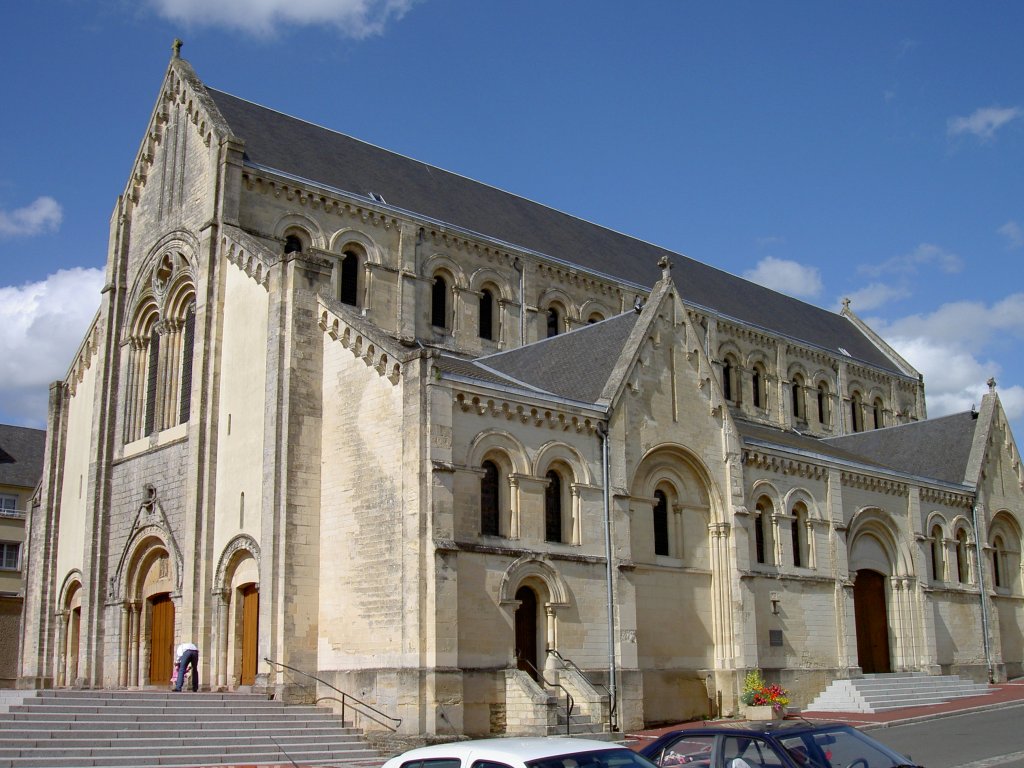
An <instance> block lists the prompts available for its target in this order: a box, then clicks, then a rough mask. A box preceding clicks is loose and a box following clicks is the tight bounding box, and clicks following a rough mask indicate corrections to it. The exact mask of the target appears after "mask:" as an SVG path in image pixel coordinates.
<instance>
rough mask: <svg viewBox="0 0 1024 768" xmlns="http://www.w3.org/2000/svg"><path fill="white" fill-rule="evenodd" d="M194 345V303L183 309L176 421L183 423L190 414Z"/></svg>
mask: <svg viewBox="0 0 1024 768" xmlns="http://www.w3.org/2000/svg"><path fill="white" fill-rule="evenodd" d="M195 346H196V305H195V302H193V303H192V304H190V305H189V307H188V309H186V310H185V327H184V331H183V333H182V344H181V404H180V406H179V409H178V423H179V424H184V423H185V422H186V421H188V420H189V417H190V416H191V414H192V356H193V355H194V354H195Z"/></svg>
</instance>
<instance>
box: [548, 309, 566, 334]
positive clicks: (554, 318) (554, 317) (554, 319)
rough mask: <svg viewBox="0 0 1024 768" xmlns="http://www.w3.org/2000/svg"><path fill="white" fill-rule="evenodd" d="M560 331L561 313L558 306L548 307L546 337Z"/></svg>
mask: <svg viewBox="0 0 1024 768" xmlns="http://www.w3.org/2000/svg"><path fill="white" fill-rule="evenodd" d="M561 332H562V313H561V311H560V310H559V308H558V307H555V306H551V307H548V329H547V333H548V335H547V338H549V339H550V338H551V337H552V336H557V335H558V334H560V333H561Z"/></svg>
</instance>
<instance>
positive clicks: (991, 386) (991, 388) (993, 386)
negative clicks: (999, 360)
mask: <svg viewBox="0 0 1024 768" xmlns="http://www.w3.org/2000/svg"><path fill="white" fill-rule="evenodd" d="M986 383H987V384H988V391H989V392H995V391H996V379H995V377H994V376H992V377H990V378H989V380H988V381H987V382H986Z"/></svg>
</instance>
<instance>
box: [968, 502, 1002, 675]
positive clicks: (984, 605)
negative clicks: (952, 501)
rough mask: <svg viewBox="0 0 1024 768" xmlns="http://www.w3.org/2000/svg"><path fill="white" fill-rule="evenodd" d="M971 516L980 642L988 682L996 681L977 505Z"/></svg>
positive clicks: (972, 509)
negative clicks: (976, 559)
mask: <svg viewBox="0 0 1024 768" xmlns="http://www.w3.org/2000/svg"><path fill="white" fill-rule="evenodd" d="M971 516H972V517H973V518H974V549H975V552H976V553H977V557H978V589H979V591H980V593H981V594H980V597H981V631H982V638H981V639H982V642H983V643H984V645H985V665H986V666H987V667H988V681H989V682H990V683H994V682H995V681H996V678H995V675H994V674H993V669H992V647H991V643H990V642H989V637H988V621H989V620H988V594H987V590H986V589H985V561H984V559H983V558H982V553H981V536H980V535H979V532H978V505H977V504H975V505H974V506H972V507H971Z"/></svg>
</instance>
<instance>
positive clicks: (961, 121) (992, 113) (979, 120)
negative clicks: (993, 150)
mask: <svg viewBox="0 0 1024 768" xmlns="http://www.w3.org/2000/svg"><path fill="white" fill-rule="evenodd" d="M1021 116H1024V109H1021V108H1020V107H983V108H981V109H976V110H975V111H974V112H972V113H971V114H970V115H968V116H967V117H951V118H949V120H948V121H947V122H946V130H947V132H948V133H949V135H950V136H960V135H962V134H965V133H966V134H971V135H972V136H977V137H978V138H979V139H981V140H982V141H991V140H992V139H994V138H995V135H996V131H998V130H999V129H1000V128H1002V127H1003V126H1004V125H1006V124H1007V123H1009V122H1010V121H1011V120H1015V119H1017V118H1018V117H1021Z"/></svg>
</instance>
